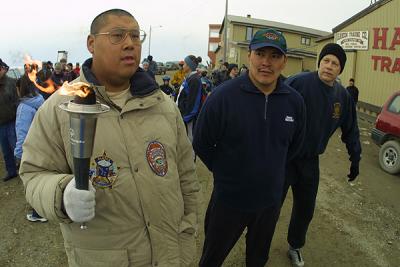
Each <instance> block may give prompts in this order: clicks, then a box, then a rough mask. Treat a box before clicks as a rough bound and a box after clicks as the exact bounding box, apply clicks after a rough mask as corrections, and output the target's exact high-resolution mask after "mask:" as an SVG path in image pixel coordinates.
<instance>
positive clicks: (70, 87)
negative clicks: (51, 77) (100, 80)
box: [60, 82, 91, 98]
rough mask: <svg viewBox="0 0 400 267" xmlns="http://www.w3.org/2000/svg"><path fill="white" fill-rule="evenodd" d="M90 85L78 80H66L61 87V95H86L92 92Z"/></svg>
mask: <svg viewBox="0 0 400 267" xmlns="http://www.w3.org/2000/svg"><path fill="white" fill-rule="evenodd" d="M90 91H91V89H90V85H89V84H87V83H84V82H77V83H73V84H71V83H68V82H64V84H63V85H62V87H61V89H60V95H69V96H75V95H78V96H79V97H82V98H84V97H86V96H87V95H88V94H89V93H90Z"/></svg>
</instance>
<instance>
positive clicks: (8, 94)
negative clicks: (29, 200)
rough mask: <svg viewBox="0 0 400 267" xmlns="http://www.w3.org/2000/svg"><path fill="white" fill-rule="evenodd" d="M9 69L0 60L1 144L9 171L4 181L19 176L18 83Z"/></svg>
mask: <svg viewBox="0 0 400 267" xmlns="http://www.w3.org/2000/svg"><path fill="white" fill-rule="evenodd" d="M8 69H9V68H8V66H7V64H6V63H4V62H3V61H2V60H1V59H0V107H1V112H0V143H1V150H2V152H3V158H4V162H5V164H6V170H7V176H5V177H4V178H3V181H8V180H10V179H12V178H14V177H16V176H17V168H16V165H15V159H14V149H15V144H16V142H17V137H16V134H15V115H16V112H17V106H18V97H17V90H16V86H15V84H16V81H15V80H14V79H12V78H10V77H8V76H7V75H6V73H7V71H8Z"/></svg>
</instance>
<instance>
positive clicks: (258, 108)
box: [193, 74, 305, 211]
mask: <svg viewBox="0 0 400 267" xmlns="http://www.w3.org/2000/svg"><path fill="white" fill-rule="evenodd" d="M304 130H305V106H304V102H303V99H302V97H301V96H300V95H299V94H298V93H297V92H296V91H295V90H293V89H292V88H290V87H289V86H287V85H285V84H284V83H283V82H282V81H279V82H278V84H277V87H276V89H275V90H274V91H273V92H272V93H271V94H270V95H268V96H266V95H264V94H263V93H262V92H261V91H259V90H258V89H257V88H256V87H255V86H254V84H253V83H252V82H251V81H250V79H249V76H248V75H247V74H246V75H243V76H240V77H238V78H235V79H233V80H230V81H226V82H225V83H223V84H222V85H220V86H219V88H218V90H216V91H215V92H213V93H211V95H210V96H209V97H208V98H207V100H206V102H205V103H204V106H203V108H202V110H201V112H200V115H199V117H198V120H197V124H196V128H195V135H194V140H193V147H194V150H195V151H196V153H197V155H198V156H199V157H200V158H201V160H202V161H203V162H204V163H205V164H206V166H207V167H208V169H209V170H210V171H212V172H213V176H214V194H215V195H216V197H217V198H218V199H220V200H221V201H223V202H225V203H226V204H227V205H229V206H231V207H233V208H236V209H239V210H243V211H255V210H259V209H262V208H266V207H271V206H274V205H279V204H280V201H281V195H282V188H283V181H284V175H285V164H286V161H287V158H288V157H289V158H292V157H294V156H295V155H296V153H297V151H298V150H299V148H300V146H301V143H302V140H303V138H304Z"/></svg>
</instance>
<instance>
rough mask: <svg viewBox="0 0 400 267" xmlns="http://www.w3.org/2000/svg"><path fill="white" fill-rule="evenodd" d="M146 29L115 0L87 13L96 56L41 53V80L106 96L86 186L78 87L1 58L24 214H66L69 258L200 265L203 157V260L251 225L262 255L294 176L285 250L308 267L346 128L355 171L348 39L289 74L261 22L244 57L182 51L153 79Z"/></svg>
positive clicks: (4, 119)
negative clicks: (72, 103)
mask: <svg viewBox="0 0 400 267" xmlns="http://www.w3.org/2000/svg"><path fill="white" fill-rule="evenodd" d="M143 41H144V38H143V35H142V34H141V30H140V28H139V24H138V22H137V20H136V19H135V18H134V17H133V15H132V14H130V13H129V12H127V11H125V10H121V9H112V10H108V11H105V12H103V13H100V14H99V15H98V16H96V17H95V18H94V19H93V21H92V24H91V27H90V34H89V36H88V38H87V48H88V51H89V52H90V53H91V55H92V57H91V58H89V59H87V60H86V61H85V62H84V63H83V65H82V68H80V66H79V64H76V66H75V68H73V66H72V64H71V63H68V64H67V62H66V61H65V60H62V61H60V62H57V63H55V65H54V68H53V65H52V63H51V62H45V64H43V66H42V68H41V70H40V71H39V72H38V74H37V79H36V81H35V82H36V84H38V85H40V86H44V87H45V86H46V83H48V82H49V79H51V80H52V81H53V82H54V84H56V85H57V86H61V85H62V84H63V82H65V81H68V82H73V81H76V82H77V81H79V82H85V83H89V84H91V85H92V86H93V89H94V91H95V95H96V99H97V101H99V102H100V103H103V104H106V105H108V106H110V111H109V112H108V113H107V114H104V115H103V114H102V115H100V116H99V118H98V121H97V126H96V127H97V128H96V129H97V131H96V138H95V142H94V145H93V156H92V160H91V163H90V172H89V173H88V177H89V179H90V181H91V182H90V183H89V190H79V189H77V187H76V183H75V179H74V174H73V172H72V170H74V167H73V159H72V156H71V155H72V153H71V147H70V145H68V144H69V142H70V138H71V136H70V129H69V119H68V116H67V115H66V113H64V112H63V111H62V110H60V109H59V108H58V106H59V104H60V103H62V102H64V101H66V100H68V99H70V97H69V96H64V95H61V94H59V93H57V91H56V93H53V95H52V96H51V97H49V96H50V94H48V93H44V92H42V91H41V90H39V89H38V88H37V87H36V86H35V83H33V82H32V81H31V80H30V79H29V77H28V73H29V72H30V71H32V68H33V67H32V66H31V65H26V68H25V74H24V76H23V77H22V78H21V79H19V80H18V81H15V80H14V79H12V78H9V77H8V76H7V75H6V73H7V70H8V66H7V64H6V63H5V62H3V61H1V60H0V106H1V107H2V112H1V113H0V114H1V115H0V138H1V148H2V151H3V157H4V161H5V163H6V171H7V176H6V177H5V178H4V181H8V180H10V179H12V178H15V177H17V176H18V174H19V176H20V178H21V179H22V181H23V184H24V188H25V195H26V199H27V201H28V203H29V204H30V205H31V206H32V211H31V212H30V213H28V214H27V219H28V220H30V221H41V222H45V221H47V220H52V221H54V222H59V223H60V227H61V232H62V235H63V238H64V240H65V243H64V245H65V250H66V253H67V256H68V263H69V265H70V266H85V267H86V266H99V265H101V266H192V265H193V264H194V259H195V255H196V242H195V237H196V235H197V232H198V223H199V206H200V204H199V203H200V200H199V191H200V185H199V182H198V179H197V176H196V165H195V161H196V156H198V157H199V158H200V159H201V160H202V162H203V163H204V164H205V165H206V166H207V168H208V169H209V170H210V171H211V172H212V174H213V178H214V188H213V191H212V195H211V199H210V201H209V204H208V208H207V211H206V216H205V222H204V225H205V229H204V232H205V240H204V246H203V252H202V256H201V259H200V262H199V263H198V264H199V266H204V267H206V266H221V265H222V264H223V262H224V260H225V258H226V257H227V255H228V254H229V252H230V250H231V249H232V247H233V246H234V245H235V243H236V242H237V240H238V239H239V238H240V236H241V235H242V233H243V232H244V230H245V229H247V234H246V266H251V267H253V266H255V267H258V266H264V265H265V264H266V263H267V261H268V257H269V250H270V244H271V240H272V237H273V234H274V231H275V226H276V223H277V221H278V218H279V214H280V210H281V207H282V204H283V202H284V200H285V197H286V193H287V191H288V189H289V188H292V191H293V196H294V198H293V210H292V217H291V221H290V225H289V231H288V256H289V258H290V260H291V262H292V264H293V266H299V267H301V266H304V260H303V257H302V254H301V248H303V247H304V245H305V241H306V234H307V230H308V227H309V224H310V222H311V220H312V217H313V213H314V209H315V202H316V195H317V190H318V184H319V160H318V158H319V155H321V154H322V153H324V151H325V148H326V146H327V143H328V141H329V138H330V137H331V136H332V134H333V133H334V132H335V130H336V129H337V128H341V130H342V141H343V142H344V143H345V144H346V147H347V150H348V153H349V155H350V161H351V167H350V173H349V175H348V178H349V181H353V180H354V179H355V178H356V177H357V176H358V174H359V161H360V159H361V146H360V141H359V131H358V126H357V117H356V109H355V101H356V100H353V98H352V97H351V96H350V94H349V93H348V92H347V91H346V89H344V88H343V87H342V86H341V85H340V84H339V83H337V81H336V78H337V76H338V75H339V74H340V73H341V72H342V71H343V69H344V67H345V63H346V54H345V52H344V50H343V49H342V48H341V47H340V46H339V45H337V44H327V45H326V46H325V47H324V48H323V49H322V51H321V53H320V55H319V58H318V70H317V71H315V72H307V73H300V74H297V75H294V76H292V77H289V78H287V79H286V78H284V77H283V76H282V75H281V73H282V71H283V70H284V68H285V66H286V63H287V45H286V39H285V37H284V36H283V35H282V33H280V32H278V31H275V30H273V29H262V30H259V31H257V32H256V33H255V35H254V36H253V38H252V40H251V42H250V45H249V52H248V61H249V66H248V67H247V66H245V65H243V66H241V67H240V68H239V66H238V65H237V64H229V63H227V62H220V66H219V67H218V68H217V69H216V70H214V71H208V70H207V69H204V68H200V67H199V66H200V63H201V62H202V58H201V57H196V56H194V55H187V56H186V57H185V58H184V59H183V60H182V61H180V62H179V70H178V71H176V73H174V75H173V77H172V79H171V77H170V76H168V75H165V76H163V77H162V84H161V85H158V84H157V82H156V80H155V75H154V74H155V70H154V66H155V65H156V64H155V62H154V61H153V58H152V57H151V56H149V57H147V60H145V61H144V62H142V67H140V66H139V62H140V53H141V46H142V42H143ZM121 54H124V55H126V56H125V58H123V59H121V57H120V55H121ZM353 83H354V81H353ZM352 86H353V87H351V88H349V89H348V90H349V91H350V93H352V92H355V89H356V88H354V84H352ZM352 95H353V96H354V95H355V93H354V94H353V93H352ZM357 95H358V90H357ZM46 99H47V100H46ZM43 144H46V145H43ZM18 168H19V173H18ZM81 223H86V224H87V226H88V228H89V230H81V228H80V224H81Z"/></svg>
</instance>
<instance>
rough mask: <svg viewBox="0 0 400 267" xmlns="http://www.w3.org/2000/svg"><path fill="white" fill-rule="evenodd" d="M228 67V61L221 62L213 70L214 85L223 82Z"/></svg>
mask: <svg viewBox="0 0 400 267" xmlns="http://www.w3.org/2000/svg"><path fill="white" fill-rule="evenodd" d="M228 67H229V63H228V62H223V63H222V64H221V65H220V66H219V69H217V70H214V72H213V83H214V85H215V86H218V85H220V84H221V83H223V82H224V81H225V80H226V78H227V76H228Z"/></svg>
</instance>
